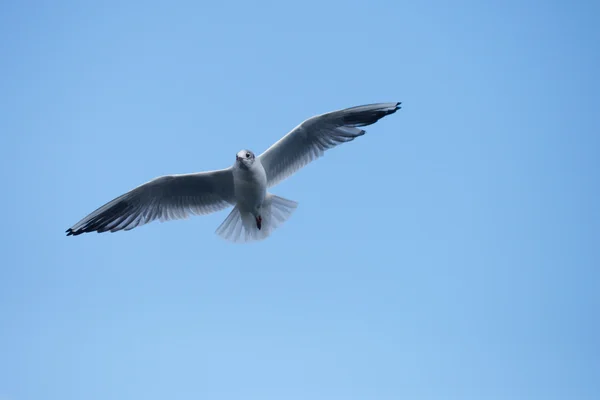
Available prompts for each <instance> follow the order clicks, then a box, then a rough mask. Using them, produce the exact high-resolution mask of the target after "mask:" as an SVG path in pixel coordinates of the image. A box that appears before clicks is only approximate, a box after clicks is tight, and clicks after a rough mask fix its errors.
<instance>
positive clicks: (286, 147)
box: [259, 103, 400, 186]
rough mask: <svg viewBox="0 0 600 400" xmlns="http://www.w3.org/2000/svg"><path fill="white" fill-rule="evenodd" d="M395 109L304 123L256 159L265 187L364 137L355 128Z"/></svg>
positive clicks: (369, 108)
mask: <svg viewBox="0 0 600 400" xmlns="http://www.w3.org/2000/svg"><path fill="white" fill-rule="evenodd" d="M399 108H400V103H379V104H369V105H365V106H358V107H352V108H346V109H344V110H339V111H333V112H330V113H327V114H322V115H317V116H315V117H312V118H309V119H307V120H306V121H304V122H302V123H301V124H300V125H298V126H297V127H296V128H294V129H293V130H292V131H291V132H290V133H288V134H287V135H285V136H284V137H283V138H281V139H280V140H279V141H278V142H277V143H275V144H274V145H272V146H271V147H269V148H268V149H267V150H266V151H265V152H264V153H263V154H261V155H260V156H259V159H260V162H261V164H262V166H263V167H264V169H265V172H266V173H267V185H268V186H274V185H276V184H277V183H279V182H281V181H282V180H284V179H285V178H287V177H289V176H290V175H292V174H293V173H294V172H296V171H297V170H299V169H300V168H302V167H304V166H305V165H306V164H308V163H310V162H311V161H313V160H315V159H317V158H318V157H320V156H322V155H323V154H324V152H325V150H328V149H331V148H333V147H335V146H337V145H339V144H341V143H345V142H350V141H352V140H354V139H355V138H357V137H358V136H362V135H364V134H365V131H364V130H362V129H359V127H361V126H367V125H371V124H374V123H375V122H377V121H379V120H380V119H381V118H383V117H385V116H386V115H389V114H393V113H395V112H396V111H397V110H398V109H399Z"/></svg>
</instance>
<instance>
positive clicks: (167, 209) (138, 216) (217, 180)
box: [66, 168, 234, 236]
mask: <svg viewBox="0 0 600 400" xmlns="http://www.w3.org/2000/svg"><path fill="white" fill-rule="evenodd" d="M233 201H234V189H233V174H232V171H231V168H227V169H222V170H217V171H208V172H200V173H195V174H182V175H166V176H161V177H159V178H156V179H153V180H151V181H150V182H147V183H145V184H143V185H140V186H138V187H137V188H135V189H133V190H131V191H129V192H127V193H125V194H124V195H122V196H119V197H117V198H116V199H114V200H112V201H110V202H108V203H106V204H105V205H103V206H102V207H100V208H98V209H97V210H96V211H94V212H93V213H91V214H90V215H88V216H87V217H85V218H83V219H82V220H81V221H79V222H78V223H76V224H75V225H73V226H72V227H71V228H69V229H67V231H66V232H67V236H70V235H80V234H82V233H86V232H94V231H95V232H99V233H100V232H106V231H110V232H116V231H120V230H126V231H128V230H130V229H133V228H135V227H136V226H140V225H144V224H147V223H149V222H151V221H154V220H156V219H159V220H161V221H168V220H173V219H183V218H187V216H188V214H192V215H202V214H209V213H212V212H215V211H219V210H221V209H223V208H225V207H227V206H229V205H231V203H232V202H233Z"/></svg>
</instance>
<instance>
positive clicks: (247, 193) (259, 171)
mask: <svg viewBox="0 0 600 400" xmlns="http://www.w3.org/2000/svg"><path fill="white" fill-rule="evenodd" d="M233 184H234V191H235V198H236V202H237V204H238V207H240V208H241V209H242V210H244V211H248V212H251V211H254V210H256V209H257V208H258V207H260V206H261V205H262V202H263V200H264V199H265V196H266V193H267V174H266V173H265V170H264V168H263V167H262V165H260V164H259V163H255V164H254V165H253V166H252V167H251V168H249V169H241V168H236V169H235V170H234V174H233Z"/></svg>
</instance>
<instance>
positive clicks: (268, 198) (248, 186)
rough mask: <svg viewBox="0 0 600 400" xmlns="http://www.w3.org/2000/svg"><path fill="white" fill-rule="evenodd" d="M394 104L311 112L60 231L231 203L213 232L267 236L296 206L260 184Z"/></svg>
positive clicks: (105, 227) (240, 238) (356, 132)
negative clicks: (255, 146)
mask: <svg viewBox="0 0 600 400" xmlns="http://www.w3.org/2000/svg"><path fill="white" fill-rule="evenodd" d="M400 104H401V103H400V102H395V103H378V104H369V105H363V106H358V107H351V108H346V109H343V110H338V111H333V112H329V113H326V114H321V115H316V116H314V117H311V118H309V119H307V120H305V121H303V122H302V123H301V124H300V125H298V126H297V127H295V128H294V129H292V130H291V131H290V132H289V133H288V134H287V135H285V136H284V137H283V138H281V139H280V140H279V141H277V142H276V143H275V144H273V145H272V146H271V147H269V148H268V149H267V150H266V151H265V152H264V153H262V154H261V155H259V156H258V157H256V156H255V155H254V153H253V152H252V151H250V150H240V151H239V152H238V153H237V154H236V156H235V162H234V164H233V165H232V166H230V167H228V168H225V169H220V170H214V171H206V172H198V173H191V174H179V175H165V176H161V177H158V178H155V179H153V180H151V181H149V182H147V183H144V184H143V185H140V186H138V187H136V188H135V189H132V190H130V191H129V192H127V193H125V194H123V195H121V196H119V197H117V198H116V199H114V200H112V201H110V202H108V203H106V204H105V205H103V206H102V207H100V208H98V209H97V210H96V211H94V212H92V213H91V214H89V215H88V216H86V217H85V218H83V219H82V220H81V221H79V222H78V223H76V224H75V225H73V226H72V227H71V228H69V229H67V230H66V233H67V236H77V235H81V234H82V233H88V232H98V233H101V232H117V231H128V230H131V229H133V228H135V227H138V226H141V225H145V224H147V223H149V222H152V221H154V220H156V219H158V220H160V221H161V222H162V221H169V220H175V219H185V218H187V217H188V216H189V215H206V214H210V213H213V212H216V211H219V210H222V209H224V208H227V207H230V206H233V210H231V212H230V213H229V215H228V216H227V218H225V220H224V221H223V223H222V224H221V225H220V226H219V227H218V228H217V230H216V232H215V233H216V234H218V235H219V236H221V237H222V238H224V239H225V240H228V241H231V242H238V243H239V242H251V241H258V240H263V239H266V238H267V237H269V235H270V234H271V233H272V232H273V231H274V230H275V229H276V228H277V227H279V226H280V225H281V224H283V222H285V221H286V220H287V219H288V218H289V217H290V216H291V215H292V213H293V212H294V210H295V209H296V207H297V206H298V203H297V202H295V201H292V200H288V199H285V198H283V197H279V196H277V195H274V194H272V193H270V192H268V191H267V189H268V188H270V187H273V186H275V185H277V184H278V183H280V182H281V181H283V180H284V179H286V178H288V177H290V176H291V175H292V174H294V173H295V172H296V171H298V170H299V169H300V168H302V167H304V166H305V165H307V164H308V163H310V162H311V161H313V160H315V159H317V158H319V157H321V156H323V154H324V153H325V151H326V150H329V149H331V148H333V147H336V146H337V145H339V144H341V143H346V142H350V141H352V140H354V139H356V138H357V137H359V136H362V135H364V134H365V131H364V130H363V129H360V127H363V126H368V125H371V124H374V123H375V122H377V121H379V120H380V119H381V118H383V117H385V116H386V115H390V114H393V113H395V112H396V111H397V110H398V109H400Z"/></svg>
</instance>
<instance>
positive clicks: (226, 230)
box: [215, 193, 298, 243]
mask: <svg viewBox="0 0 600 400" xmlns="http://www.w3.org/2000/svg"><path fill="white" fill-rule="evenodd" d="M296 207H298V203H296V202H295V201H292V200H288V199H284V198H283V197H279V196H275V195H274V194H270V193H267V196H266V197H265V201H264V202H263V206H262V209H261V213H260V216H261V218H262V221H261V229H258V227H257V225H256V218H255V217H254V215H252V214H251V213H249V212H244V211H241V210H240V209H239V208H238V206H235V207H234V208H233V210H231V212H230V213H229V215H228V216H227V218H225V221H223V223H222V224H221V225H219V227H218V228H217V230H216V232H215V233H216V234H217V235H219V236H221V237H222V238H223V239H225V240H228V241H230V242H236V243H243V242H252V241H257V240H263V239H266V238H267V237H268V236H269V235H270V234H271V233H272V232H273V231H274V230H275V229H277V228H278V227H279V226H281V225H282V224H283V223H284V222H285V221H286V220H287V219H288V218H289V217H290V216H291V215H292V213H293V212H294V210H295V209H296Z"/></svg>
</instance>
